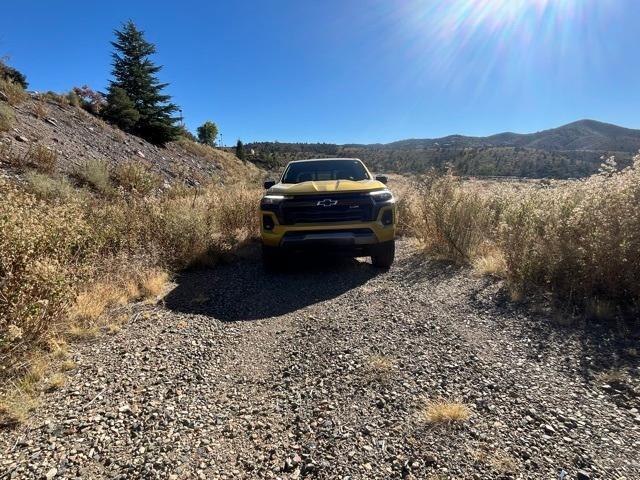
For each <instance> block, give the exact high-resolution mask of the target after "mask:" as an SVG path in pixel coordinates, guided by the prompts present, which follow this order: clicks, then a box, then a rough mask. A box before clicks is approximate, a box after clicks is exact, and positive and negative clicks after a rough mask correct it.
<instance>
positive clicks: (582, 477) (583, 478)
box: [576, 470, 591, 480]
mask: <svg viewBox="0 0 640 480" xmlns="http://www.w3.org/2000/svg"><path fill="white" fill-rule="evenodd" d="M576 478H577V479H578V480H591V475H589V474H588V473H587V472H585V471H584V470H578V475H577V477H576Z"/></svg>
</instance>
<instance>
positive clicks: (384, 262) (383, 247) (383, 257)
mask: <svg viewBox="0 0 640 480" xmlns="http://www.w3.org/2000/svg"><path fill="white" fill-rule="evenodd" d="M395 254H396V242H395V240H391V241H390V242H384V243H381V244H379V245H376V246H375V249H374V252H373V255H371V263H372V264H373V266H374V267H378V268H389V267H390V266H391V264H393V259H394V257H395Z"/></svg>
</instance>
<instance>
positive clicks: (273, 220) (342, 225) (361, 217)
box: [260, 158, 396, 270]
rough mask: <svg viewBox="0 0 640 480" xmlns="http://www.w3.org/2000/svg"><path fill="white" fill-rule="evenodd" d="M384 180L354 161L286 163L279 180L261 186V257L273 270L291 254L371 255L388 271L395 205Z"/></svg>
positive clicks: (349, 159)
mask: <svg viewBox="0 0 640 480" xmlns="http://www.w3.org/2000/svg"><path fill="white" fill-rule="evenodd" d="M386 183H387V177H385V176H376V177H375V178H373V176H372V175H371V173H370V172H369V170H368V169H367V167H366V166H365V165H364V164H363V163H362V162H361V161H360V160H358V159H357V158H322V159H312V160H298V161H294V162H290V163H289V164H288V165H287V166H286V168H285V169H284V172H283V174H282V177H281V178H280V181H279V182H277V183H276V182H275V181H274V180H268V181H266V182H264V188H265V189H266V193H265V195H264V197H263V198H262V200H261V202H260V217H261V225H262V228H261V232H262V258H263V262H264V266H265V268H267V269H269V270H271V269H274V268H277V267H278V266H279V265H280V264H281V263H282V261H283V259H284V257H285V256H287V255H288V254H291V253H297V252H312V251H313V250H316V251H318V250H320V251H323V252H336V253H341V254H346V255H349V256H353V257H366V256H370V257H371V263H373V265H374V266H376V267H381V268H389V267H390V266H391V264H392V263H393V259H394V255H395V233H396V206H395V199H394V197H393V194H392V193H391V191H390V190H389V189H388V188H387V186H386Z"/></svg>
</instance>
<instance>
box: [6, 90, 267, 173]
mask: <svg viewBox="0 0 640 480" xmlns="http://www.w3.org/2000/svg"><path fill="white" fill-rule="evenodd" d="M12 108H13V109H14V114H15V125H14V126H13V127H12V128H11V129H10V130H9V131H7V132H3V133H0V143H1V148H0V165H1V164H2V163H3V162H4V164H5V166H8V165H9V163H10V161H16V160H20V159H22V158H28V156H29V152H30V149H33V148H34V147H36V146H44V147H47V148H49V149H50V150H52V151H53V152H55V153H56V154H57V166H58V168H60V169H61V170H62V171H63V172H67V173H73V171H74V170H75V169H77V168H78V167H81V166H82V165H83V164H85V163H87V162H89V161H103V162H106V163H107V164H108V165H109V166H111V167H115V166H117V165H118V164H121V163H124V162H131V161H133V162H136V163H142V164H145V165H146V166H147V167H148V168H149V169H150V170H151V171H154V172H156V173H158V174H160V175H162V176H163V177H164V178H165V180H166V181H167V182H168V183H169V184H171V183H174V182H175V181H181V182H185V183H187V184H188V185H199V184H201V183H207V182H209V181H210V180H211V178H214V179H216V180H220V181H225V182H226V181H229V180H231V179H240V178H243V179H252V178H257V177H261V176H262V172H261V171H260V170H259V169H258V168H257V167H256V166H255V165H253V164H252V163H250V162H243V161H242V160H240V159H238V158H237V157H236V156H235V155H233V154H231V153H229V152H226V151H222V150H218V149H212V148H206V147H203V146H201V145H197V144H195V143H193V142H189V141H180V142H173V143H170V144H168V145H167V146H166V147H158V146H155V145H152V144H150V143H149V142H146V141H145V140H143V139H141V138H139V137H136V136H133V135H129V134H127V133H125V132H123V131H122V130H119V129H117V128H114V127H112V126H110V125H109V124H107V123H105V122H103V121H102V120H100V119H99V118H97V117H95V116H93V115H91V114H89V113H87V112H85V111H84V110H82V109H80V108H76V107H73V106H70V105H65V104H61V103H58V102H56V101H54V100H51V99H48V98H46V97H44V96H36V95H32V96H31V97H30V98H29V99H28V100H27V101H25V102H22V103H21V104H19V105H17V106H14V107H12Z"/></svg>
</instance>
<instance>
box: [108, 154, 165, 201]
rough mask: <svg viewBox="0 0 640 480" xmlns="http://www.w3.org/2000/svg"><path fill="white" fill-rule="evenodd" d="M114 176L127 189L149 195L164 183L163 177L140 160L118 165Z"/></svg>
mask: <svg viewBox="0 0 640 480" xmlns="http://www.w3.org/2000/svg"><path fill="white" fill-rule="evenodd" d="M113 178H114V180H115V182H116V183H117V184H118V185H120V186H121V187H122V188H124V189H125V190H126V191H128V192H131V193H135V194H138V195H148V194H150V193H151V192H153V191H154V190H156V189H157V188H159V187H160V186H161V185H162V179H161V178H160V177H159V176H158V175H156V174H155V173H153V172H151V171H150V170H149V169H148V168H147V167H145V166H144V165H142V164H141V163H140V161H139V160H138V161H131V162H127V163H123V164H120V165H118V166H117V167H116V168H115V169H114V172H113Z"/></svg>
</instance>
